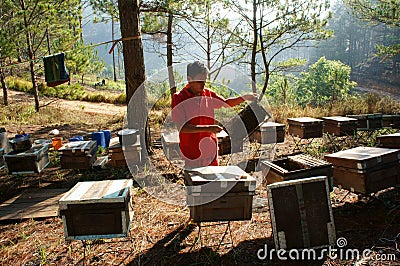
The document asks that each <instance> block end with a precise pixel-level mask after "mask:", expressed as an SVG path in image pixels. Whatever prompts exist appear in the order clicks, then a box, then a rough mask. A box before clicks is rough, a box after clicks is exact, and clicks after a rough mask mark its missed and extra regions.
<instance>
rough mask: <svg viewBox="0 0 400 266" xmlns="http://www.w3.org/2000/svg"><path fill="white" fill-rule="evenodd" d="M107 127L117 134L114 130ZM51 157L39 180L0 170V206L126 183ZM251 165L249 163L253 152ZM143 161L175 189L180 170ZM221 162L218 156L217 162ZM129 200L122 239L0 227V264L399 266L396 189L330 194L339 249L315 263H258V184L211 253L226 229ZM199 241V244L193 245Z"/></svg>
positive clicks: (29, 224) (265, 216)
mask: <svg viewBox="0 0 400 266" xmlns="http://www.w3.org/2000/svg"><path fill="white" fill-rule="evenodd" d="M11 97H12V101H16V100H17V99H20V100H21V101H23V99H24V97H29V96H26V95H24V94H21V95H19V93H15V94H13V95H12V96H11ZM50 100H51V99H49V101H50ZM58 104H62V105H63V106H65V108H78V109H79V108H80V110H81V111H83V112H88V113H90V112H95V111H96V112H104V113H105V114H116V113H120V112H124V107H123V106H113V105H107V104H102V105H97V104H93V103H82V102H73V103H72V102H69V101H65V100H59V103H58ZM64 104H65V105H64ZM82 106H84V107H82ZM90 106H92V107H93V108H91V107H90ZM99 110H102V111H99ZM114 127H115V128H117V125H114ZM49 129H50V128H48V127H46V126H45V125H30V126H29V128H28V129H27V131H29V132H30V133H31V134H32V138H33V139H36V138H43V137H48V135H47V134H48V132H49ZM92 129H93V128H92V126H90V125H89V126H87V127H86V128H85V126H84V124H82V125H80V127H79V128H78V127H76V126H74V125H64V126H63V128H60V131H61V134H70V135H73V134H75V133H76V134H77V133H79V132H90V130H92ZM7 130H8V131H9V132H10V133H12V134H14V133H15V132H16V131H17V128H16V127H15V128H13V126H12V125H10V126H9V128H7ZM293 148H294V142H293V139H292V138H290V137H287V138H286V140H285V143H282V144H277V145H276V156H281V155H285V154H288V153H290V152H291V151H292V150H293ZM57 157H58V155H57V153H56V152H53V151H51V152H50V160H51V164H50V166H49V167H47V168H46V169H45V170H44V171H43V172H42V174H40V175H25V176H11V175H8V174H7V172H6V170H0V202H3V201H5V200H7V199H9V198H11V197H13V196H15V195H17V194H18V193H20V192H22V191H25V190H26V189H28V188H38V187H40V188H71V187H72V186H73V185H74V184H76V183H77V182H79V181H88V180H105V179H120V178H131V177H132V175H131V173H130V172H129V170H128V169H126V168H111V167H110V166H106V167H105V168H103V169H93V170H87V171H86V170H63V169H60V166H59V163H58V161H57ZM254 158H255V159H257V156H256V153H255V156H254ZM254 158H252V159H254ZM150 159H151V161H152V163H153V164H154V165H155V166H156V167H157V169H159V171H162V173H163V176H165V177H167V179H168V180H170V181H172V182H176V183H178V184H183V175H182V171H181V170H180V169H179V168H178V167H176V166H174V165H173V164H171V163H170V162H169V161H168V160H167V159H166V158H165V156H164V155H163V151H162V149H161V147H159V146H158V147H155V148H154V149H153V154H152V155H151V157H150ZM228 159H229V158H227V157H223V158H222V160H221V161H222V162H226V161H228ZM253 170H255V172H253V173H252V174H253V175H255V176H258V177H260V176H261V172H260V171H258V169H253ZM133 201H134V217H133V220H132V222H131V226H130V235H129V237H127V238H120V239H111V240H95V241H91V242H82V241H66V240H65V238H64V230H63V224H62V220H61V218H60V217H55V218H47V219H36V220H33V219H30V220H20V221H6V222H2V223H1V224H0V233H1V239H0V246H1V249H0V265H335V266H336V265H400V189H399V188H390V189H388V190H385V191H381V192H379V193H377V194H374V195H369V196H365V195H357V194H354V193H349V192H348V191H346V190H343V189H339V188H334V190H333V191H332V192H331V201H332V207H333V216H334V223H335V229H336V237H337V239H341V240H343V239H344V240H346V242H347V243H346V245H345V246H344V247H343V249H338V250H337V251H336V253H334V254H336V258H335V257H334V254H332V255H333V256H332V258H329V257H327V256H321V257H320V258H319V260H300V261H298V260H290V258H289V259H288V260H285V261H283V260H281V259H280V258H279V257H278V256H277V254H276V253H274V255H273V256H272V257H271V258H270V257H267V258H264V259H262V258H260V257H259V256H258V255H260V254H262V252H264V250H265V249H266V248H267V249H268V250H270V249H273V248H274V238H273V234H272V226H271V219H270V213H269V207H268V204H267V192H266V185H265V184H264V183H263V182H259V183H258V185H257V189H256V195H255V196H254V200H253V201H254V208H253V214H252V219H251V220H249V221H233V222H231V223H230V231H231V237H232V239H231V241H230V239H229V238H226V239H224V241H223V243H224V244H226V245H222V246H221V247H219V248H218V249H217V248H216V247H213V245H215V244H218V243H219V241H220V240H221V236H222V235H223V233H224V230H225V229H226V225H224V224H219V225H218V224H214V225H213V226H209V227H205V225H211V224H208V223H206V224H203V227H202V228H201V230H200V233H199V227H197V225H196V224H193V223H190V222H189V209H188V207H186V206H179V205H174V204H167V203H165V202H163V201H160V200H159V199H157V198H155V197H152V196H150V195H149V194H147V193H146V192H145V190H143V189H142V188H141V187H139V186H138V185H137V184H135V188H134V194H133ZM93 222H94V223H95V222H96V221H93ZM199 235H200V236H201V239H202V241H198V238H197V237H198V236H199ZM228 240H229V241H228ZM226 242H227V243H226ZM348 249H357V250H359V251H360V252H362V251H364V250H367V251H368V250H371V252H368V254H367V256H365V257H364V258H358V259H357V258H349V257H346V256H345V255H344V254H345V252H346V250H348ZM325 255H326V253H325ZM392 255H394V256H395V259H393V256H392ZM286 258H287V257H286Z"/></svg>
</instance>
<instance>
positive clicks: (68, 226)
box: [59, 179, 133, 240]
mask: <svg viewBox="0 0 400 266" xmlns="http://www.w3.org/2000/svg"><path fill="white" fill-rule="evenodd" d="M131 187H132V180H130V179H120V180H104V181H90V182H79V183H77V184H76V185H75V186H74V187H73V188H72V189H71V190H69V191H68V192H67V193H66V194H65V195H64V196H63V197H62V198H61V199H60V200H59V209H60V215H61V218H62V221H63V226H64V234H65V238H66V239H68V240H87V239H99V238H116V237H125V236H127V235H128V233H129V226H130V223H131V221H132V217H133V203H132V199H131V192H130V190H131Z"/></svg>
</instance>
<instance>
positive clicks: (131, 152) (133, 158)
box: [108, 138, 142, 167]
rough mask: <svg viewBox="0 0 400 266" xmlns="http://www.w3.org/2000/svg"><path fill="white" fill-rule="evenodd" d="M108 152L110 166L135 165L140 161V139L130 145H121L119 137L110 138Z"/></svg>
mask: <svg viewBox="0 0 400 266" xmlns="http://www.w3.org/2000/svg"><path fill="white" fill-rule="evenodd" d="M108 152H109V154H110V159H111V166H112V167H121V166H127V165H128V164H129V165H136V164H139V163H140V162H141V158H142V157H141V156H142V155H141V152H142V147H141V146H140V140H139V139H138V140H137V142H136V143H134V144H132V145H126V146H121V144H120V142H119V138H112V139H111V140H110V146H109V147H108Z"/></svg>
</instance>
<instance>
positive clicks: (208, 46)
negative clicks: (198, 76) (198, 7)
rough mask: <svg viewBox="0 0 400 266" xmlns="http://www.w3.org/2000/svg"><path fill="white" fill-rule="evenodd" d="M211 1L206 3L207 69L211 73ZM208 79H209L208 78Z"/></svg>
mask: <svg viewBox="0 0 400 266" xmlns="http://www.w3.org/2000/svg"><path fill="white" fill-rule="evenodd" d="M210 13H211V1H207V67H208V70H209V71H211V21H210ZM209 78H210V77H209Z"/></svg>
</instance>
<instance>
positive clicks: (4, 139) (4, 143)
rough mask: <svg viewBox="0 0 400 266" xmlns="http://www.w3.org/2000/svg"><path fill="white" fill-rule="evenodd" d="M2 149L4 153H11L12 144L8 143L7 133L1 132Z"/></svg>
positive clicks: (0, 142) (0, 145)
mask: <svg viewBox="0 0 400 266" xmlns="http://www.w3.org/2000/svg"><path fill="white" fill-rule="evenodd" d="M0 149H3V150H4V153H8V152H10V143H9V141H8V137H7V132H0Z"/></svg>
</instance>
